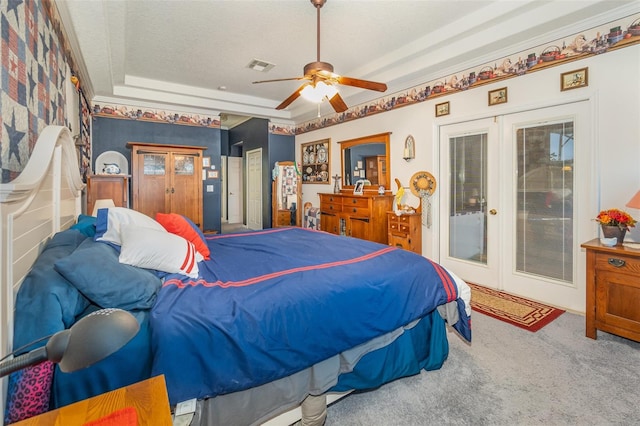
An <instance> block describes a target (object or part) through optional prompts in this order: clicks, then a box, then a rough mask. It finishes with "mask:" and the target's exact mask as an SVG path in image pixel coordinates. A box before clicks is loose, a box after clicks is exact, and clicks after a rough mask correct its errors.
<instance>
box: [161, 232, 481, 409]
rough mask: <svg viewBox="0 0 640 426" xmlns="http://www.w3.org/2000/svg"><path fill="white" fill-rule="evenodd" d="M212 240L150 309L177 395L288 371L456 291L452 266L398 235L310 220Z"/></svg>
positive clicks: (463, 321) (238, 386)
mask: <svg viewBox="0 0 640 426" xmlns="http://www.w3.org/2000/svg"><path fill="white" fill-rule="evenodd" d="M207 240H208V245H209V248H210V250H211V260H209V261H206V262H200V264H199V268H200V278H199V279H197V280H194V279H190V278H187V277H185V276H182V275H172V276H169V277H167V279H166V280H165V282H164V284H163V287H162V288H161V289H160V291H159V294H158V298H157V301H156V304H155V305H154V307H153V309H152V313H151V330H152V347H153V353H154V360H153V371H152V374H153V375H155V374H164V375H165V379H166V381H167V388H168V390H169V399H170V402H171V403H172V404H175V403H177V402H180V401H183V400H186V399H190V398H205V397H213V396H216V395H221V394H226V393H231V392H235V391H240V390H244V389H248V388H251V387H254V386H258V385H261V384H264V383H267V382H270V381H273V380H276V379H279V378H282V377H285V376H289V375H291V374H293V373H295V372H297V371H301V370H303V369H305V368H307V367H309V366H311V365H313V364H315V363H317V362H319V361H322V360H324V359H326V358H329V357H331V356H334V355H336V354H338V353H340V352H342V351H345V350H346V349H349V348H352V347H354V346H356V345H359V344H361V343H363V342H366V341H368V340H371V339H372V338H374V337H377V336H380V335H382V334H385V333H388V332H390V331H392V330H395V329H397V328H398V327H400V326H403V325H405V324H407V323H409V322H411V321H413V320H414V319H417V318H421V317H423V316H425V315H426V314H427V313H429V312H431V311H433V310H434V309H435V308H436V307H437V306H438V305H442V304H444V303H447V302H451V301H456V300H458V294H457V288H456V285H455V283H454V282H453V280H452V279H451V277H450V276H449V274H448V273H447V272H446V271H445V270H444V269H443V268H442V267H440V266H439V265H437V264H435V263H433V262H431V261H429V260H428V259H425V258H424V257H422V256H418V255H416V254H414V253H411V252H408V251H405V250H400V249H396V248H394V247H390V246H385V245H381V244H377V243H372V242H368V241H364V240H359V239H354V238H348V237H337V236H334V235H331V234H327V233H324V232H318V231H311V230H307V229H301V228H278V229H272V230H265V231H257V232H250V233H243V234H232V235H219V236H213V237H209V238H208V239H207ZM458 313H459V315H460V321H458V323H456V325H454V327H456V329H457V330H458V331H459V332H461V334H462V335H463V336H464V337H465V338H466V339H467V340H470V339H471V335H470V324H469V318H468V316H467V314H466V312H465V309H464V303H461V301H459V302H458Z"/></svg>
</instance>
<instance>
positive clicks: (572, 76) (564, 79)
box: [560, 68, 589, 91]
mask: <svg viewBox="0 0 640 426" xmlns="http://www.w3.org/2000/svg"><path fill="white" fill-rule="evenodd" d="M588 85H589V68H580V69H578V70H573V71H569V72H564V73H562V74H560V91H565V90H571V89H579V88H581V87H587V86H588Z"/></svg>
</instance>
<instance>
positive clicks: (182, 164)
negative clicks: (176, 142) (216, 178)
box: [169, 152, 202, 227]
mask: <svg viewBox="0 0 640 426" xmlns="http://www.w3.org/2000/svg"><path fill="white" fill-rule="evenodd" d="M171 166H172V170H173V173H172V175H171V180H172V181H171V185H170V189H169V200H170V203H171V207H170V210H171V212H173V213H179V214H181V215H184V216H186V217H188V218H189V219H191V220H192V221H193V222H194V223H195V224H196V225H198V226H200V227H202V156H201V155H200V153H198V152H191V153H188V152H178V153H172V154H171Z"/></svg>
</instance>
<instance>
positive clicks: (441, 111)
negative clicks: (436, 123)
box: [436, 102, 451, 117]
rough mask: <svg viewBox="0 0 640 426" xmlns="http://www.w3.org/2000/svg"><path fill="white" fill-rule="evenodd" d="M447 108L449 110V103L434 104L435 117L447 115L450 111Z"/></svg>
mask: <svg viewBox="0 0 640 426" xmlns="http://www.w3.org/2000/svg"><path fill="white" fill-rule="evenodd" d="M449 108H450V107H449V102H442V103H440V104H436V117H442V116H443V115H449V112H450V111H451V110H450V109H449Z"/></svg>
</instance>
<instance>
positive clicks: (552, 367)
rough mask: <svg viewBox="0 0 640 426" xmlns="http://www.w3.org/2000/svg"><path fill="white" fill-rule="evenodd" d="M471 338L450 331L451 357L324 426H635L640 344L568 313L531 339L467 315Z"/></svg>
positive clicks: (346, 408) (338, 409)
mask: <svg viewBox="0 0 640 426" xmlns="http://www.w3.org/2000/svg"><path fill="white" fill-rule="evenodd" d="M472 327H473V342H472V343H471V344H470V345H469V344H466V343H465V342H464V341H463V340H462V339H460V338H459V337H458V336H457V335H456V334H455V333H454V332H450V333H448V337H449V342H450V343H449V344H450V352H449V358H448V359H447V361H446V362H445V364H444V365H443V367H442V368H441V369H440V370H436V371H430V372H422V373H421V374H419V375H416V376H412V377H407V378H404V379H400V380H396V381H395V382H392V383H388V384H386V385H384V386H382V387H380V388H379V389H376V390H374V391H370V392H364V393H358V394H351V395H349V396H347V397H346V398H344V399H342V400H340V401H338V402H336V403H335V404H333V405H331V406H330V407H329V409H328V418H327V422H326V426H352V425H353V426H356V425H362V426H393V425H403V426H407V425H411V426H413V425H416V426H417V425H474V426H476V425H481V426H482V425H491V426H493V425H510V426H529V425H554V426H555V425H558V426H564V425H580V426H582V425H594V426H595V425H597V426H601V425H638V424H640V343H638V342H633V341H631V340H627V339H624V338H621V337H617V336H614V335H611V334H607V333H603V332H598V340H592V339H589V338H587V337H585V336H584V317H583V316H580V315H576V314H572V313H569V312H566V313H564V314H563V315H561V316H560V317H559V318H557V319H556V320H554V321H553V322H551V323H550V324H549V325H547V326H545V327H544V328H543V329H542V330H540V331H538V332H536V333H531V332H528V331H526V330H523V329H520V328H517V327H513V326H512V325H509V324H507V323H505V322H502V321H499V320H496V319H494V318H491V317H488V316H485V315H480V314H476V313H472Z"/></svg>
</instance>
